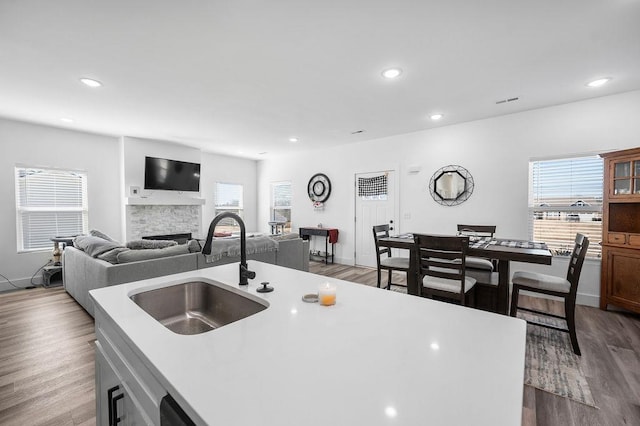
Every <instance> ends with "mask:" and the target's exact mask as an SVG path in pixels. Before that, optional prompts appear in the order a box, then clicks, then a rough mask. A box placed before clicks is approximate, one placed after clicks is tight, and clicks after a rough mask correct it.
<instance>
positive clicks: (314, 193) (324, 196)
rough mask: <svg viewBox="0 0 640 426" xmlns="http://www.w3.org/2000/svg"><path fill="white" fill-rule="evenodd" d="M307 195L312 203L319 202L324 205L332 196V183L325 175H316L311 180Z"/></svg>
mask: <svg viewBox="0 0 640 426" xmlns="http://www.w3.org/2000/svg"><path fill="white" fill-rule="evenodd" d="M307 193H308V194H309V198H310V199H311V201H314V202H315V201H318V202H321V203H324V202H325V201H327V200H328V199H329V195H331V181H330V180H329V178H328V177H327V175H325V174H323V173H316V174H315V175H313V176H312V177H311V179H309V185H307Z"/></svg>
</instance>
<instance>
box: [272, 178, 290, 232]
mask: <svg viewBox="0 0 640 426" xmlns="http://www.w3.org/2000/svg"><path fill="white" fill-rule="evenodd" d="M292 198H293V191H292V188H291V182H274V183H272V184H271V220H272V221H278V222H286V224H285V230H288V231H290V230H291V200H292Z"/></svg>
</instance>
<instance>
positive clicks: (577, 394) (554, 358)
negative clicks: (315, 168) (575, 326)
mask: <svg viewBox="0 0 640 426" xmlns="http://www.w3.org/2000/svg"><path fill="white" fill-rule="evenodd" d="M518 317H520V318H522V319H531V316H530V315H529V314H524V315H522V314H520V313H518ZM536 320H540V318H536ZM551 321H555V320H551ZM524 384H525V385H529V386H533V387H535V388H537V389H541V390H543V391H546V392H550V393H552V394H555V395H559V396H562V397H565V398H569V399H572V400H574V401H578V402H580V403H582V404H585V405H589V406H591V407H596V404H595V401H594V399H593V396H592V395H591V389H590V388H589V384H588V383H587V379H586V378H585V376H584V373H583V372H582V368H581V367H580V357H579V356H578V355H576V354H574V353H573V349H572V348H571V340H570V339H569V334H568V333H563V332H560V331H557V330H551V329H548V328H544V327H537V326H534V325H530V324H527V351H526V356H525V366H524ZM596 408H597V407H596Z"/></svg>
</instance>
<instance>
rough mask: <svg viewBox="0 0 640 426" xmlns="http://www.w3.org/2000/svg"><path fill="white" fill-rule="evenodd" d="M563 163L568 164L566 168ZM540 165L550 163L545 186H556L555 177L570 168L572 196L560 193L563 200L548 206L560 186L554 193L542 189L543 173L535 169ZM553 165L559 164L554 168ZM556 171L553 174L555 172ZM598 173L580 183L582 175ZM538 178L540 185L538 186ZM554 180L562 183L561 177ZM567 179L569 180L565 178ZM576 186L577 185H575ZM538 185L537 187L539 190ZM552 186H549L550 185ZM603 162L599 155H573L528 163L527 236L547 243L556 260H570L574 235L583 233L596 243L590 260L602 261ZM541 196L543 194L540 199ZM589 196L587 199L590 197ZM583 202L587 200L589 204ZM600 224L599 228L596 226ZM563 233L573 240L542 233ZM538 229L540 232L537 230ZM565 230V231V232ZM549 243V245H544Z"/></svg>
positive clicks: (590, 254) (591, 247)
mask: <svg viewBox="0 0 640 426" xmlns="http://www.w3.org/2000/svg"><path fill="white" fill-rule="evenodd" d="M581 160H585V162H584V163H583V164H579V163H577V164H576V166H575V167H574V166H573V165H572V164H570V163H571V162H572V161H573V162H579V161H581ZM562 162H566V163H567V164H565V165H563V164H561V163H562ZM588 162H593V163H599V170H598V167H596V166H594V164H588ZM538 163H548V164H549V166H548V167H549V169H550V170H552V172H548V171H547V172H546V173H548V175H547V176H543V177H544V179H545V180H546V182H545V184H546V185H549V183H550V182H551V183H553V181H552V180H553V178H554V177H553V176H552V174H559V173H560V172H558V170H559V169H561V168H562V167H564V168H569V169H570V172H569V173H568V178H569V180H568V181H567V182H568V184H569V187H570V191H569V192H570V193H561V194H562V196H560V197H556V200H559V201H557V202H547V201H550V200H553V197H550V194H551V193H553V192H556V191H557V188H558V187H560V184H556V186H553V189H551V190H547V192H545V190H543V189H541V187H543V186H544V184H543V183H541V182H540V179H541V178H540V170H539V169H538V170H537V171H536V165H537V164H538ZM551 163H558V164H557V165H555V166H554V165H553V164H551ZM554 167H555V168H556V169H557V170H555V171H554V169H553V168H554ZM590 169H594V170H593V171H594V172H596V173H598V175H596V176H591V175H589V176H590V177H589V179H586V180H585V179H579V178H578V175H579V173H580V172H591V171H592V170H590ZM536 174H537V175H538V176H537V178H538V181H537V182H536ZM555 179H563V177H562V176H560V177H557V178H555ZM564 179H566V178H564ZM573 182H575V183H576V184H575V185H573ZM536 184H537V185H538V186H537V187H536ZM549 186H550V185H549ZM574 186H575V187H576V188H580V189H579V190H581V191H583V194H578V193H576V192H575V191H578V189H576V190H574ZM603 191H604V161H603V159H602V158H600V157H599V156H598V155H596V154H593V153H587V154H581V155H571V156H559V157H552V158H539V159H531V160H530V161H529V185H528V209H527V212H528V217H527V223H528V233H529V239H530V240H538V241H543V242H545V243H547V246H548V247H549V249H550V250H551V252H552V253H553V255H554V256H559V257H568V256H570V255H571V250H572V249H573V245H574V239H575V234H576V233H577V232H581V233H584V234H586V235H587V236H588V237H589V239H590V240H591V241H592V242H593V243H592V244H591V245H590V247H589V250H588V252H587V259H600V258H601V256H602V251H601V248H600V245H599V244H597V242H599V241H601V240H602V235H603V227H602V223H603V222H602V212H603V196H604V192H603ZM540 192H543V193H544V194H543V195H542V196H541V195H540ZM587 194H588V196H587ZM584 200H587V201H586V202H585V201H584ZM584 216H590V218H591V220H590V221H588V220H584V219H583V217H584ZM541 220H544V221H545V222H548V225H549V228H548V229H547V230H545V229H541V226H536V225H542V223H541V222H540V221H541ZM596 224H597V225H596ZM554 227H555V228H556V229H558V230H560V231H564V232H568V233H569V235H571V237H570V238H569V236H567V237H566V238H563V237H558V238H544V237H542V238H541V237H540V233H544V232H547V233H552V232H553V233H556V235H557V234H558V233H559V232H557V231H556V230H554V229H553V228H554ZM536 228H537V229H536ZM565 228H566V229H565ZM545 240H546V241H545Z"/></svg>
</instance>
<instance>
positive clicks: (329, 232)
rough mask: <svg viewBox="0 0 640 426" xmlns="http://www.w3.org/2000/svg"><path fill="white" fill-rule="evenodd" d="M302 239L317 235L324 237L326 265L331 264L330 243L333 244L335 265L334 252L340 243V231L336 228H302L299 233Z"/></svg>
mask: <svg viewBox="0 0 640 426" xmlns="http://www.w3.org/2000/svg"><path fill="white" fill-rule="evenodd" d="M298 232H299V234H300V238H302V239H303V240H308V239H310V237H311V236H313V235H317V236H321V237H324V256H323V257H324V263H325V265H326V264H328V263H329V243H331V263H333V250H334V247H335V244H336V242H337V241H338V229H336V228H317V227H315V228H300V230H299V231H298Z"/></svg>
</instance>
